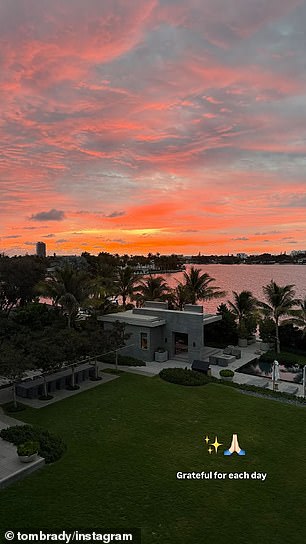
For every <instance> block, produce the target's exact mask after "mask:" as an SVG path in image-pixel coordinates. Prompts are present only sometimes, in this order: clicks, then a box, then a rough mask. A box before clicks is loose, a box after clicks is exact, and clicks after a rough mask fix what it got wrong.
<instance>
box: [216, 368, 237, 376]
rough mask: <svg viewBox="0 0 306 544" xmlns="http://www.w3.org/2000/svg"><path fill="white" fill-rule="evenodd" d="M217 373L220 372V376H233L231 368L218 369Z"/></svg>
mask: <svg viewBox="0 0 306 544" xmlns="http://www.w3.org/2000/svg"><path fill="white" fill-rule="evenodd" d="M219 374H220V376H221V377H222V378H233V377H234V372H233V371H232V370H229V369H223V370H220V372H219Z"/></svg>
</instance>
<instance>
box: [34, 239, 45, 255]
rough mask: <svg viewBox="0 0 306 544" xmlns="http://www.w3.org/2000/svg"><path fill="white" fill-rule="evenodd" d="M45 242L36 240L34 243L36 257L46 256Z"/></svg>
mask: <svg viewBox="0 0 306 544" xmlns="http://www.w3.org/2000/svg"><path fill="white" fill-rule="evenodd" d="M46 249H47V248H46V244H45V242H37V243H36V255H37V256H38V257H45V256H46Z"/></svg>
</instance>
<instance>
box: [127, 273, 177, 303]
mask: <svg viewBox="0 0 306 544" xmlns="http://www.w3.org/2000/svg"><path fill="white" fill-rule="evenodd" d="M135 293H136V294H135V295H134V296H133V298H134V299H135V300H138V302H139V303H140V304H143V303H144V301H146V300H159V301H164V300H166V299H167V296H168V295H169V293H170V288H169V286H168V285H167V283H166V282H165V279H164V278H163V277H162V276H151V275H150V276H149V277H148V278H147V279H146V280H142V281H141V282H140V283H139V284H138V285H136V286H135Z"/></svg>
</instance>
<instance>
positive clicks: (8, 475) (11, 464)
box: [0, 409, 45, 489]
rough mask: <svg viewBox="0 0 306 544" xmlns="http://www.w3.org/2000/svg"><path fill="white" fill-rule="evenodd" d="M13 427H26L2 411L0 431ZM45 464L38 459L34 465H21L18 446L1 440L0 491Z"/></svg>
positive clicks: (0, 411) (42, 460)
mask: <svg viewBox="0 0 306 544" xmlns="http://www.w3.org/2000/svg"><path fill="white" fill-rule="evenodd" d="M11 425H24V423H23V422H22V421H18V420H17V419H14V418H12V417H9V416H6V415H5V414H4V413H3V410H2V409H0V430H1V429H5V428H6V427H10V426H11ZM44 464H45V460H44V459H43V458H42V457H38V458H37V460H36V461H33V462H32V463H21V461H20V460H19V458H18V455H17V448H16V446H14V444H11V443H10V442H6V440H2V438H0V489H2V488H3V487H6V486H8V485H9V484H11V483H13V482H15V481H17V480H20V479H21V478H24V477H25V476H27V475H28V474H31V473H32V472H34V471H35V470H37V469H39V468H41V467H43V466H44Z"/></svg>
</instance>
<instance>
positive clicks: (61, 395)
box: [0, 365, 118, 409]
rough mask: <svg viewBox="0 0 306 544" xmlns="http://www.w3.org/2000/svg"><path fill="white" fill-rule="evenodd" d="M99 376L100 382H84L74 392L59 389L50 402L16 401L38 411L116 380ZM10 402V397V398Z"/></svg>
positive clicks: (102, 375)
mask: <svg viewBox="0 0 306 544" xmlns="http://www.w3.org/2000/svg"><path fill="white" fill-rule="evenodd" d="M108 367H109V365H108ZM100 376H101V378H102V380H100V381H91V380H88V381H86V382H82V383H81V385H80V389H76V390H75V391H69V390H67V389H60V390H58V391H55V392H54V393H52V395H53V398H52V399H50V400H39V399H24V398H23V397H17V400H18V402H20V403H22V404H25V405H26V406H30V407H31V408H37V409H40V408H44V407H45V406H49V405H50V404H54V403H55V402H59V401H60V400H63V399H66V398H69V397H72V396H74V395H77V394H78V393H83V392H84V391H88V390H89V389H93V388H94V387H97V386H98V385H103V384H104V383H107V382H110V381H112V380H115V379H116V378H118V376H116V375H115V374H107V373H106V372H101V373H100ZM10 400H12V397H10ZM0 403H2V404H3V401H2V398H1V391H0Z"/></svg>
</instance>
